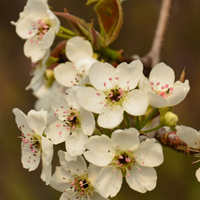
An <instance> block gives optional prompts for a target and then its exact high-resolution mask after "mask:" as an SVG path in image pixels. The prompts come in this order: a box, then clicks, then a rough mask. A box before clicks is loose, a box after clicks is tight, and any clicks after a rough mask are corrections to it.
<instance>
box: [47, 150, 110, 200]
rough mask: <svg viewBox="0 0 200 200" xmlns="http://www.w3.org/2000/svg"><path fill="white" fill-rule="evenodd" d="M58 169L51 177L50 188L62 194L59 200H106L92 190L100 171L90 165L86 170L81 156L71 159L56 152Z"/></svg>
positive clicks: (106, 199)
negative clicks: (58, 162) (58, 163)
mask: <svg viewBox="0 0 200 200" xmlns="http://www.w3.org/2000/svg"><path fill="white" fill-rule="evenodd" d="M58 155H59V159H60V164H61V166H60V167H57V168H56V172H55V173H54V175H53V176H52V180H51V184H50V185H51V187H52V188H54V189H56V190H58V191H60V192H63V194H62V196H61V197H60V200H77V199H79V200H82V199H88V200H108V198H103V197H102V196H100V195H99V193H98V191H96V190H95V188H94V181H95V179H96V177H97V175H98V173H99V171H100V170H101V168H100V167H97V166H94V165H92V164H90V166H89V167H88V169H87V166H86V162H85V160H84V158H83V157H82V156H78V157H77V158H74V157H71V156H70V155H69V154H68V153H67V152H64V151H61V150H60V151H59V152H58Z"/></svg>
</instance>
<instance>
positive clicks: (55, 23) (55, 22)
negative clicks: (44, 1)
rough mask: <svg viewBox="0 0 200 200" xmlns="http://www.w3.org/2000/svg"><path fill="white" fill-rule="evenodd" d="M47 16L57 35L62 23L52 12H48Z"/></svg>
mask: <svg viewBox="0 0 200 200" xmlns="http://www.w3.org/2000/svg"><path fill="white" fill-rule="evenodd" d="M47 14H48V16H49V19H50V21H51V27H52V28H53V29H54V32H55V33H57V32H58V31H59V28H60V21H59V20H58V18H57V17H56V15H55V14H54V13H53V12H52V11H51V10H47Z"/></svg>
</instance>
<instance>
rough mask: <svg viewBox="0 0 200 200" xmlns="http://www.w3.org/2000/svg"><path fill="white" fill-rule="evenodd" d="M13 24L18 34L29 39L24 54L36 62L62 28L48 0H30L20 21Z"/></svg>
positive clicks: (21, 14)
mask: <svg viewBox="0 0 200 200" xmlns="http://www.w3.org/2000/svg"><path fill="white" fill-rule="evenodd" d="M13 24H14V25H16V32H17V34H18V35H19V36H20V37H21V38H22V39H27V40H26V42H25V45H24V54H25V55H26V56H27V57H30V58H31V60H32V62H34V63H35V62H37V61H38V60H40V59H41V58H42V57H43V56H44V55H45V53H46V51H47V50H48V49H49V47H50V46H51V45H52V43H53V41H54V38H55V35H56V33H57V32H58V31H59V28H60V22H59V20H58V18H57V17H56V16H55V14H54V13H53V12H52V11H51V10H50V9H49V6H48V4H47V3H46V1H41V0H28V2H27V4H26V6H25V7H24V11H23V12H21V13H20V17H19V19H18V21H17V22H16V23H13Z"/></svg>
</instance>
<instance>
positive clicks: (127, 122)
mask: <svg viewBox="0 0 200 200" xmlns="http://www.w3.org/2000/svg"><path fill="white" fill-rule="evenodd" d="M124 117H125V123H126V126H127V128H130V123H129V119H128V114H127V112H124Z"/></svg>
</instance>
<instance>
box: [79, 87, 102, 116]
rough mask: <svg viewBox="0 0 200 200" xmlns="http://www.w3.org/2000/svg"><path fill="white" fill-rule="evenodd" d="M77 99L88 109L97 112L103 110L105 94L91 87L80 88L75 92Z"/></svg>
mask: <svg viewBox="0 0 200 200" xmlns="http://www.w3.org/2000/svg"><path fill="white" fill-rule="evenodd" d="M97 93H98V94H100V95H97ZM77 99H78V103H79V104H80V105H81V106H82V107H83V108H85V109H86V110H88V111H91V112H94V113H98V114H99V113H102V112H104V110H105V106H104V101H105V94H104V93H103V92H100V91H98V90H96V89H94V88H92V87H84V88H81V89H80V90H79V91H78V93H77ZM101 102H102V103H101Z"/></svg>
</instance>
